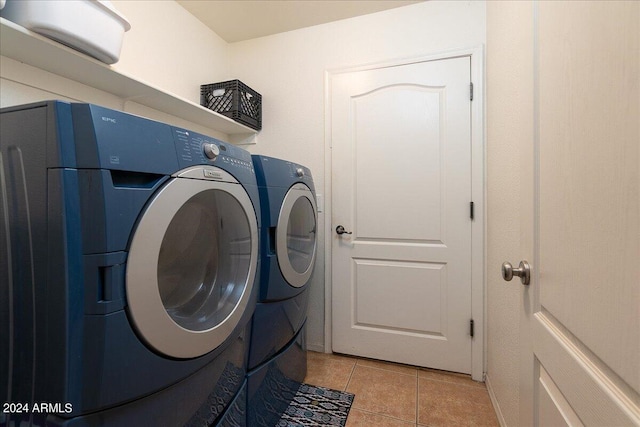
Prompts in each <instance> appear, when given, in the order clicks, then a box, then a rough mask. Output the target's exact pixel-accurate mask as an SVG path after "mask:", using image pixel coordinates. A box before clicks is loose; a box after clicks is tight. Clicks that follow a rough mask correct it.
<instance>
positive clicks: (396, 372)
mask: <svg viewBox="0 0 640 427" xmlns="http://www.w3.org/2000/svg"><path fill="white" fill-rule="evenodd" d="M356 366H360V367H362V368H371V369H377V370H378V371H385V372H393V373H394V374H400V375H406V376H408V377H414V376H415V377H416V378H417V377H418V372H417V370H416V375H412V374H405V373H404V372H399V371H394V370H393V369H385V368H378V367H376V366H367V365H358V364H357V363H356Z"/></svg>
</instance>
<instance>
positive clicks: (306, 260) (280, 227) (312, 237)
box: [276, 184, 318, 288]
mask: <svg viewBox="0 0 640 427" xmlns="http://www.w3.org/2000/svg"><path fill="white" fill-rule="evenodd" d="M317 212H318V210H317V208H316V201H315V197H313V193H312V192H311V190H310V189H309V187H307V186H306V185H304V184H295V185H294V186H292V187H291V188H290V189H289V191H288V192H287V194H286V195H285V196H284V200H283V201H282V207H281V208H280V215H279V216H278V224H277V228H276V255H277V257H278V265H279V266H280V271H281V272H282V275H283V276H284V278H285V280H286V281H287V282H288V283H289V284H290V285H291V286H294V287H296V288H299V287H301V286H304V285H305V284H306V283H307V282H308V281H309V278H310V277H311V273H312V272H313V266H314V264H315V260H316V245H317V229H318V214H317Z"/></svg>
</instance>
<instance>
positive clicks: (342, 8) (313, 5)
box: [177, 0, 424, 43]
mask: <svg viewBox="0 0 640 427" xmlns="http://www.w3.org/2000/svg"><path fill="white" fill-rule="evenodd" d="M177 1H178V3H179V4H180V5H182V7H184V8H185V9H187V10H188V11H189V12H190V13H191V14H192V15H194V16H195V17H196V18H198V19H199V20H200V21H202V22H203V23H204V24H205V25H206V26H208V27H209V28H211V29H212V30H213V31H214V32H215V33H216V34H218V35H219V36H220V37H222V38H223V39H224V40H225V41H227V42H229V43H233V42H237V41H242V40H248V39H253V38H257V37H263V36H267V35H271V34H276V33H282V32H285V31H291V30H296V29H298V28H304V27H310V26H313V25H318V24H324V23H327V22H332V21H338V20H340V19H346V18H352V17H354V16H360V15H366V14H369V13H374V12H379V11H382V10H387V9H393V8H396V7H400V6H406V5H409V4H412V3H418V2H420V1H424V0H413V1H403V0H373V1H371V0H340V1H338V0H277V1H276V0H257V1H256V0H224V1H212V0H177Z"/></svg>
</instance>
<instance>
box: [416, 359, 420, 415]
mask: <svg viewBox="0 0 640 427" xmlns="http://www.w3.org/2000/svg"><path fill="white" fill-rule="evenodd" d="M419 379H420V378H419V377H418V373H417V372H416V426H417V425H418V420H419V418H420V413H419V411H420V381H419Z"/></svg>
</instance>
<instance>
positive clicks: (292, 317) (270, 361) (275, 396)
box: [248, 156, 318, 425]
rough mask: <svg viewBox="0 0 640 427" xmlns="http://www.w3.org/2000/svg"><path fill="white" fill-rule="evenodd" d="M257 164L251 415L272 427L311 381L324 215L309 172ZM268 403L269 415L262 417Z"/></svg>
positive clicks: (263, 160)
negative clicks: (313, 288)
mask: <svg viewBox="0 0 640 427" xmlns="http://www.w3.org/2000/svg"><path fill="white" fill-rule="evenodd" d="M253 163H254V166H255V170H256V178H257V181H258V187H259V190H260V202H261V212H262V229H261V241H260V253H261V281H260V295H259V302H258V305H257V306H256V311H255V314H254V317H253V330H252V335H251V347H250V352H249V369H250V372H249V376H248V399H249V408H248V409H249V419H250V420H252V421H251V422H250V424H256V425H268V424H269V423H270V422H273V421H277V415H278V411H277V410H276V411H273V408H275V407H279V406H278V405H284V403H285V402H288V401H287V398H286V396H288V395H289V394H290V392H291V391H292V390H293V389H297V386H296V384H297V385H299V384H300V382H302V381H303V380H304V377H305V375H306V355H305V351H304V350H305V348H304V347H305V346H304V324H305V321H306V317H307V307H308V300H309V290H308V284H309V281H310V278H311V274H312V272H313V269H314V266H315V259H316V250H317V227H318V213H317V208H316V197H315V187H314V184H313V178H312V176H311V171H310V170H309V169H308V168H306V167H304V166H301V165H299V164H296V163H292V162H288V161H285V160H281V159H276V158H273V157H266V156H253ZM280 380H281V381H280ZM283 390H287V392H286V393H285V394H284V396H285V397H283V394H282V391H283ZM293 392H294V393H295V390H293ZM265 399H266V400H267V403H268V404H267V407H269V408H271V409H272V411H271V412H269V413H262V412H260V408H262V405H261V402H264V401H265ZM282 409H283V410H284V409H286V405H285V406H284V408H282ZM257 420H260V422H258V421H257Z"/></svg>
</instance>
